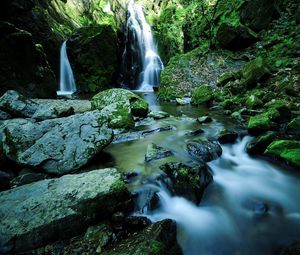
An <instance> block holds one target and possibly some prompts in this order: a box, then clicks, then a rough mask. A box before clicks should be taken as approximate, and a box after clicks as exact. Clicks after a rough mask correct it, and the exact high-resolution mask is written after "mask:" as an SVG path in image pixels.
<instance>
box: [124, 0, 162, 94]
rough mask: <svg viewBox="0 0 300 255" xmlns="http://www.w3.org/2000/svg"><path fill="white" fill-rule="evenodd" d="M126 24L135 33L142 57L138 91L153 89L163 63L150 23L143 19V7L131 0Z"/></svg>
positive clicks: (157, 83)
mask: <svg viewBox="0 0 300 255" xmlns="http://www.w3.org/2000/svg"><path fill="white" fill-rule="evenodd" d="M128 13H129V18H128V20H127V26H128V27H131V28H132V29H133V30H134V31H135V34H136V38H135V39H136V40H137V42H138V45H139V50H140V52H141V57H142V65H143V71H142V73H141V74H140V76H141V77H140V81H141V86H140V87H139V88H138V91H148V92H150V91H153V87H157V86H158V85H159V76H160V72H161V70H162V69H163V68H164V65H163V63H162V61H161V59H160V57H159V55H158V53H157V48H156V45H155V43H154V40H153V36H152V31H151V27H150V25H149V24H148V23H147V21H146V19H145V15H144V12H143V7H142V6H141V5H139V4H135V3H134V0H131V1H130V3H129V5H128Z"/></svg>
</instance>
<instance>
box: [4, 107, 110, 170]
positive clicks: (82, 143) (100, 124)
mask: <svg viewBox="0 0 300 255" xmlns="http://www.w3.org/2000/svg"><path fill="white" fill-rule="evenodd" d="M107 114H108V113H107V112H100V111H91V112H86V113H82V114H76V115H72V116H69V117H66V118H59V119H51V120H45V121H41V122H33V121H31V120H28V119H12V120H7V121H5V122H4V123H3V124H2V126H1V128H0V137H2V142H3V151H4V154H5V155H6V156H7V157H8V158H9V159H11V160H13V161H14V162H16V163H18V164H21V165H29V166H32V167H39V168H42V169H44V171H45V172H47V173H53V174H65V173H68V172H71V171H74V170H76V169H78V168H80V167H82V166H83V165H85V164H86V163H87V162H88V161H89V160H90V159H92V158H93V157H94V156H95V155H96V154H97V153H99V152H100V151H101V150H102V149H103V148H104V147H105V146H107V145H108V144H110V142H111V141H112V139H113V131H112V130H111V129H110V128H108V123H107V120H108V116H107Z"/></svg>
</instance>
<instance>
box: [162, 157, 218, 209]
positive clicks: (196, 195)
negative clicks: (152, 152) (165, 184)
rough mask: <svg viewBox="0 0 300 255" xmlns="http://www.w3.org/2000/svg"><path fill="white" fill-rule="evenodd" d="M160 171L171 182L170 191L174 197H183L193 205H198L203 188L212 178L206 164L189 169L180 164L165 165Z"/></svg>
mask: <svg viewBox="0 0 300 255" xmlns="http://www.w3.org/2000/svg"><path fill="white" fill-rule="evenodd" d="M160 169H161V170H162V171H163V172H164V173H165V174H166V175H167V176H168V177H169V178H170V179H171V180H172V185H171V187H170V190H171V191H172V192H173V194H175V195H176V196H183V197H185V198H186V199H188V200H190V201H192V202H193V203H195V204H199V203H200V200H201V198H202V195H203V193H204V190H205V188H206V187H207V186H208V185H209V183H210V182H211V181H212V179H213V177H212V175H211V173H210V172H209V171H208V168H207V166H206V164H204V163H199V164H198V165H197V166H195V167H190V166H187V165H184V164H182V163H175V162H172V163H166V164H164V165H162V166H160Z"/></svg>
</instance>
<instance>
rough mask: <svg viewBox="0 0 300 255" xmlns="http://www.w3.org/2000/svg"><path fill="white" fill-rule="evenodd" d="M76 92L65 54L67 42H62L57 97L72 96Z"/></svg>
mask: <svg viewBox="0 0 300 255" xmlns="http://www.w3.org/2000/svg"><path fill="white" fill-rule="evenodd" d="M75 91H76V84H75V79H74V75H73V71H72V68H71V65H70V62H69V59H68V54H67V41H64V42H63V44H62V46H61V49H60V83H59V91H57V95H58V96H68V95H72V94H73V93H74V92H75Z"/></svg>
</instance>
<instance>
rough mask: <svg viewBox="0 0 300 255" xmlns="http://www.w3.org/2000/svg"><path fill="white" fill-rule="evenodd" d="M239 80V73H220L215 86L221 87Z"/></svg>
mask: <svg viewBox="0 0 300 255" xmlns="http://www.w3.org/2000/svg"><path fill="white" fill-rule="evenodd" d="M238 78H239V72H226V73H222V74H221V75H220V76H219V77H218V80H217V86H219V87H223V86H225V85H226V84H227V83H228V82H230V81H235V80H236V79H238Z"/></svg>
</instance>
